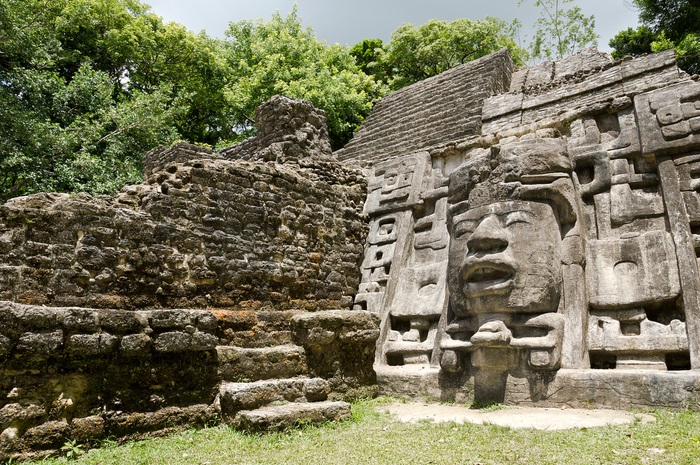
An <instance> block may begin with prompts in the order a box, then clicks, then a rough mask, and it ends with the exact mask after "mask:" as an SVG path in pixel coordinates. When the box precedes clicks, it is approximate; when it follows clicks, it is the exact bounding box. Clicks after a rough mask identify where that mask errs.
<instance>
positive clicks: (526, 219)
mask: <svg viewBox="0 0 700 465" xmlns="http://www.w3.org/2000/svg"><path fill="white" fill-rule="evenodd" d="M531 216H532V215H530V213H527V212H524V211H519V212H512V213H509V214H508V216H507V217H506V221H505V225H506V226H510V225H512V224H518V223H524V224H530V217H531Z"/></svg>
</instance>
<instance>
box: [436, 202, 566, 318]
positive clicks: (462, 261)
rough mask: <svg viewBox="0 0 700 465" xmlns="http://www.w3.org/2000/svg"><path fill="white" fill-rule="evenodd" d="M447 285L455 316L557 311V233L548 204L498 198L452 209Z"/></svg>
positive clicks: (560, 279) (559, 262) (557, 228)
mask: <svg viewBox="0 0 700 465" xmlns="http://www.w3.org/2000/svg"><path fill="white" fill-rule="evenodd" d="M449 223H450V234H451V236H452V240H451V242H450V252H449V264H448V273H449V275H448V286H449V290H450V300H451V302H452V308H453V311H454V313H455V314H456V315H457V316H463V317H464V316H469V315H484V314H490V313H495V314H502V313H528V314H532V313H546V312H556V311H557V307H558V304H559V295H560V289H561V282H562V276H561V238H560V232H559V224H558V222H557V220H556V218H555V216H554V211H553V210H552V208H551V207H550V206H549V205H548V204H545V203H539V202H534V201H507V202H496V203H493V204H490V205H485V206H481V207H477V208H473V209H471V210H467V211H465V212H462V213H451V215H450V220H449Z"/></svg>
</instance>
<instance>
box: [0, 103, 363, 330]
mask: <svg viewBox="0 0 700 465" xmlns="http://www.w3.org/2000/svg"><path fill="white" fill-rule="evenodd" d="M275 108H279V109H280V111H281V113H280V115H284V116H283V117H282V116H280V121H277V119H275V118H273V117H272V116H273V115H274V109H275ZM261 111H263V114H264V115H268V116H266V117H262V119H261V121H265V120H266V118H268V117H269V118H268V119H271V121H268V122H267V123H265V126H264V127H261V128H260V131H261V133H260V135H259V137H258V138H256V139H254V140H253V142H254V145H255V150H254V151H253V152H251V153H250V156H234V155H233V152H227V151H224V153H222V155H216V156H214V155H211V154H209V155H207V156H200V155H202V151H203V150H204V149H202V150H199V151H195V150H194V149H193V146H190V145H188V144H177V145H175V146H173V147H172V148H170V149H167V150H165V151H162V150H161V151H159V152H157V153H152V154H149V155H148V156H147V157H146V160H147V162H146V165H147V167H149V168H148V169H147V178H146V181H145V182H144V183H143V184H141V185H138V186H130V187H127V188H125V189H124V190H123V191H122V192H121V193H120V194H119V195H118V196H117V197H116V198H107V197H101V198H92V197H90V196H88V195H85V194H80V195H76V196H68V195H63V194H38V195H35V196H30V197H21V198H15V199H12V200H10V201H9V202H7V203H6V204H4V205H2V206H0V230H1V231H3V234H2V237H3V238H4V239H3V240H5V241H6V243H7V246H6V247H2V248H0V263H2V267H0V282H2V283H3V285H2V286H0V299H3V300H12V301H17V302H21V303H27V304H36V305H51V306H76V307H90V308H120V309H141V308H178V307H185V308H205V307H217V308H237V309H244V308H245V307H246V306H251V305H257V306H259V307H266V309H267V310H272V309H275V310H281V309H328V308H347V307H349V306H350V305H351V302H352V295H353V294H354V292H355V289H356V287H357V284H358V282H359V275H360V271H359V269H358V267H357V264H358V262H359V261H360V258H361V253H362V244H363V241H364V236H365V231H366V229H365V225H364V217H363V215H362V207H363V205H362V204H363V202H364V190H365V186H366V181H365V177H364V175H363V174H362V172H361V171H360V170H358V169H351V168H346V167H344V166H343V165H341V164H340V163H338V162H337V161H336V160H335V158H334V156H333V154H332V153H331V152H330V146H329V145H328V141H327V134H326V132H325V124H324V122H325V118H324V117H323V115H322V113H318V112H317V111H316V110H314V109H313V107H311V106H310V105H309V104H308V103H305V102H301V101H294V100H290V99H286V98H281V97H279V98H276V99H273V100H272V101H271V102H269V103H268V104H267V105H266V106H264V109H263V110H261ZM264 115H263V116H264ZM261 124H262V123H261ZM275 124H284V125H287V126H289V127H287V126H285V128H283V129H280V131H281V132H280V131H277V130H276V129H275V128H274V125H275ZM290 131H291V133H293V134H292V135H294V137H291V138H289V137H288V136H289V135H290V134H289V132H290ZM253 142H251V143H253ZM278 149H279V150H278ZM278 151H279V152H280V153H279V154H278V155H279V156H277V155H275V156H272V155H270V156H268V155H265V154H263V152H265V153H268V154H273V152H274V153H277V152H278ZM234 152H235V150H234ZM154 158H155V160H152V159H154ZM283 163H284V164H283ZM148 170H150V171H148ZM28 225H29V226H28ZM39 258H41V260H39ZM81 318H82V320H81ZM91 318H92V315H82V316H80V315H77V314H76V316H75V317H73V319H74V320H75V322H73V323H70V324H71V325H76V324H77V325H83V326H85V327H89V325H90V324H91V323H92V324H94V323H95V322H94V319H93V320H91ZM154 318H156V320H154V321H153V322H152V325H153V327H154V328H161V327H163V325H168V324H171V323H170V322H169V320H168V317H167V315H163V320H162V321H160V320H158V318H160V316H158V315H155V316H154Z"/></svg>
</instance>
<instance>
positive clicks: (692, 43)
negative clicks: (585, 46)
mask: <svg viewBox="0 0 700 465" xmlns="http://www.w3.org/2000/svg"><path fill="white" fill-rule="evenodd" d="M634 3H635V5H636V6H637V8H638V9H639V19H640V21H641V22H642V23H643V25H642V26H640V27H638V28H637V29H636V30H634V29H627V30H626V31H622V32H620V33H618V34H617V35H616V36H615V37H614V38H613V39H612V40H610V44H609V45H610V47H612V48H613V49H614V50H613V56H614V57H616V58H621V57H623V56H626V55H632V56H634V55H640V54H643V53H650V52H659V51H661V50H670V49H675V51H676V59H677V60H678V66H680V67H681V68H682V69H684V70H685V71H687V72H689V73H691V74H698V73H700V3H698V2H697V0H634Z"/></svg>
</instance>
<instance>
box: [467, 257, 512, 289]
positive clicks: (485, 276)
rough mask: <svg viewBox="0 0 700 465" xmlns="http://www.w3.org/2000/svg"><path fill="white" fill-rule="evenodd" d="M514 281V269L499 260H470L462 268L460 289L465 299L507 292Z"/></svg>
mask: <svg viewBox="0 0 700 465" xmlns="http://www.w3.org/2000/svg"><path fill="white" fill-rule="evenodd" d="M514 279H515V268H514V267H513V266H511V265H510V264H509V263H506V262H504V261H500V260H498V261H495V260H472V261H468V262H467V263H466V264H465V265H464V266H463V267H462V283H463V288H462V289H463V293H464V295H465V296H466V297H480V296H482V295H489V294H503V293H506V292H509V291H510V290H511V288H512V286H513V283H514Z"/></svg>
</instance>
